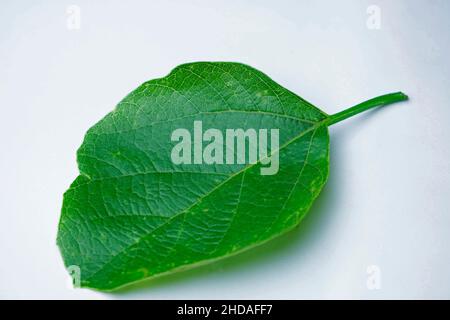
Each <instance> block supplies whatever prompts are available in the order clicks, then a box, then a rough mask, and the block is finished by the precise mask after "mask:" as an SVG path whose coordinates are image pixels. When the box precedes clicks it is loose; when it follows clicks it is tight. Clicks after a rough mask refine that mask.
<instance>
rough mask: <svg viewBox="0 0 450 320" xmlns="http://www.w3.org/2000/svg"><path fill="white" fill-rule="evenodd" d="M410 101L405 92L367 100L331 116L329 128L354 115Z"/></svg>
mask: <svg viewBox="0 0 450 320" xmlns="http://www.w3.org/2000/svg"><path fill="white" fill-rule="evenodd" d="M404 100H408V96H407V95H406V94H404V93H403V92H395V93H389V94H385V95H382V96H379V97H376V98H373V99H370V100H367V101H365V102H362V103H360V104H357V105H356V106H354V107H351V108H348V109H346V110H343V111H341V112H338V113H335V114H333V115H331V116H330V117H329V118H328V121H327V124H328V126H331V125H333V124H335V123H337V122H340V121H342V120H345V119H347V118H350V117H353V116H354V115H357V114H358V113H361V112H364V111H366V110H369V109H372V108H375V107H380V106H385V105H388V104H391V103H395V102H400V101H404Z"/></svg>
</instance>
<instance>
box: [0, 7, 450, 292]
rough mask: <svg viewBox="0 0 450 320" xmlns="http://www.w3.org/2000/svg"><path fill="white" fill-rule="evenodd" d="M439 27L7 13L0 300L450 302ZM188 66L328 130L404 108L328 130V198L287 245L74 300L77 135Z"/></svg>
mask: <svg viewBox="0 0 450 320" xmlns="http://www.w3.org/2000/svg"><path fill="white" fill-rule="evenodd" d="M71 4H75V5H77V6H79V8H80V9H81V16H80V17H81V24H80V29H79V30H71V29H70V28H68V26H67V24H68V18H69V15H68V14H67V13H66V9H67V7H68V6H69V5H71ZM373 4H374V5H377V6H378V7H379V8H380V10H381V29H379V30H376V29H375V30H374V29H370V28H368V26H367V21H368V18H370V15H369V14H368V13H367V8H368V7H369V5H373ZM449 18H450V1H425V0H423V1H399V0H397V1H392V0H389V1H388V0H386V1H377V0H372V1H357V0H355V1H331V0H330V1H233V0H223V1H211V0H210V1H142V2H140V1H87V0H86V1H81V0H74V1H73V2H65V1H17V0H14V1H12V0H11V1H2V2H1V4H0V108H1V114H0V115H1V116H0V147H1V151H0V152H1V157H0V165H1V167H0V168H1V185H0V298H60V299H63V298H74V299H78V298H94V299H98V298H99V299H103V298H111V299H120V298H146V299H157V298H158V299H166V298H167V299H168V298H180V299H186V298H209V299H215V298H249V299H260V298H287V299H291V298H292V299H293V298H368V299H378V298H450V272H449V262H450V249H449V242H450V210H449V209H450V165H449V159H450V157H449V155H450V154H449V142H450V104H449V102H450V83H449V78H450V63H449V56H450V43H449V41H450V37H449V36H450V19H449ZM69 22H70V21H69ZM369 22H370V21H369ZM70 26H73V25H71V24H70V23H69V27H70ZM369 26H371V25H370V24H369ZM372 26H373V25H372ZM198 60H213V61H214V60H225V61H239V62H244V63H247V64H249V65H252V66H254V67H256V68H258V69H260V70H262V71H263V72H265V73H267V74H268V75H269V76H271V77H272V78H273V79H274V80H275V81H277V82H279V83H280V84H281V85H283V86H285V87H286V88H288V89H290V90H292V91H294V92H296V93H298V94H299V95H301V96H302V97H304V98H306V99H307V100H309V101H311V102H312V103H314V104H316V105H317V106H319V107H320V108H322V109H323V110H324V111H325V112H328V113H334V112H338V111H340V110H342V109H344V108H346V107H349V106H352V105H354V104H356V103H359V102H361V101H363V100H366V99H369V98H372V97H374V96H377V95H380V94H385V93H389V92H394V91H398V90H402V91H404V92H405V93H407V94H408V95H409V96H410V98H411V99H410V101H409V102H407V103H399V104H395V105H392V106H389V107H386V108H382V109H379V110H376V111H373V112H368V113H366V114H364V115H361V116H358V117H355V118H353V119H351V120H347V121H345V122H342V123H340V124H338V125H336V126H333V127H332V128H331V129H330V134H331V168H330V169H331V174H330V178H329V181H328V184H327V186H326V187H325V189H324V191H323V194H322V195H321V196H320V197H319V199H318V201H317V203H316V204H315V205H314V207H313V209H312V210H311V212H310V215H309V216H308V217H307V218H306V220H305V221H304V223H302V225H301V226H300V227H299V228H298V229H296V230H294V231H293V232H291V233H289V234H287V235H285V236H283V237H282V238H280V239H277V240H275V241H273V242H271V243H269V244H267V245H265V246H262V247H259V248H257V249H255V250H252V251H249V252H247V253H245V254H242V255H239V256H236V257H234V258H230V259H227V260H224V261H222V262H218V263H215V264H213V265H209V266H206V267H203V268H200V269H195V270H192V271H189V272H185V273H179V274H177V275H173V276H169V277H164V278H160V279H157V280H155V281H152V282H147V283H144V284H142V285H138V286H135V287H133V288H132V289H129V290H126V291H122V292H119V293H114V294H110V293H109V294H104V293H99V292H95V291H91V290H86V289H78V290H73V289H69V287H68V285H67V272H66V271H65V269H64V267H63V263H62V259H61V257H60V254H59V251H58V248H57V246H56V244H55V242H56V232H57V223H58V219H59V213H60V209H61V201H62V194H63V192H64V191H65V190H66V189H67V187H68V186H69V184H70V183H71V182H72V180H73V179H74V178H75V177H76V176H77V172H78V171H77V167H76V162H75V152H76V149H77V148H78V146H79V145H80V144H81V141H82V138H83V135H84V133H85V132H86V130H87V129H88V128H89V127H90V126H92V125H93V124H94V123H95V122H96V121H98V120H99V119H100V118H102V117H103V116H104V115H105V114H106V113H107V112H109V111H110V110H112V109H113V108H114V106H115V104H116V103H117V102H118V101H120V100H121V99H122V98H123V97H124V96H125V95H126V94H127V93H128V92H130V91H131V90H133V89H134V88H135V87H137V86H138V85H139V84H141V83H142V82H144V81H146V80H149V79H152V78H156V77H160V76H164V75H165V74H167V73H168V72H169V71H170V70H171V69H172V68H173V67H175V66H176V65H178V64H180V63H184V62H189V61H198ZM371 265H376V266H377V267H378V268H379V270H380V272H381V273H380V276H381V287H380V288H379V289H378V290H369V288H368V287H367V285H366V282H367V279H368V277H369V274H368V273H367V268H368V267H369V266H371Z"/></svg>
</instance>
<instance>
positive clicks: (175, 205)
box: [57, 62, 406, 290]
mask: <svg viewBox="0 0 450 320" xmlns="http://www.w3.org/2000/svg"><path fill="white" fill-rule="evenodd" d="M405 99H406V96H405V95H404V94H402V93H394V94H390V95H385V96H381V97H378V98H375V99H372V100H369V101H367V102H365V103H362V104H361V105H358V106H355V107H353V108H350V109H347V110H345V111H343V112H340V113H338V114H336V115H333V116H328V115H327V114H326V113H324V112H322V111H321V110H319V109H318V108H316V107H314V106H313V105H312V104H310V103H309V102H307V101H305V100H303V99H302V98H300V97H299V96H297V95H295V94H294V93H292V92H290V91H288V90H287V89H285V88H283V87H281V86H280V85H278V84H277V83H275V82H274V81H273V80H271V79H270V78H269V77H268V76H266V75H265V74H263V73H262V72H260V71H258V70H255V69H253V68H251V67H249V66H246V65H243V64H239V63H224V62H214V63H210V62H199V63H190V64H184V65H180V66H178V67H177V68H175V69H174V70H173V71H172V72H171V73H170V74H169V75H167V76H166V77H164V78H160V79H155V80H151V81H148V82H146V83H144V84H143V85H141V86H140V87H138V88H137V89H136V90H134V91H133V92H131V93H130V94H129V95H128V96H127V97H126V98H125V99H123V100H122V101H121V102H120V103H119V104H118V106H117V107H116V109H115V110H114V111H112V112H111V113H109V114H108V115H107V116H106V117H105V118H103V119H102V120H101V121H100V122H98V123H97V124H96V125H94V126H93V127H92V128H91V129H89V131H88V132H87V134H86V136H85V138H84V142H83V144H82V145H81V147H80V149H79V150H78V153H77V160H78V167H79V171H80V175H79V176H78V177H77V178H76V179H75V181H74V182H73V183H72V185H71V186H70V188H69V189H68V190H67V191H66V193H65V194H64V201H63V207H62V213H61V219H60V223H59V230H58V240H57V242H58V245H59V247H60V250H61V253H62V256H63V259H64V262H65V265H66V266H67V267H70V266H73V265H74V266H77V267H79V270H80V277H81V278H80V283H81V286H83V287H90V288H96V289H100V290H113V289H115V288H118V287H120V286H123V285H126V284H130V283H132V282H136V281H139V280H142V279H146V278H150V277H154V276H158V275H161V274H166V273H170V272H175V271H178V270H181V269H184V268H187V267H192V266H195V265H199V264H203V263H207V262H211V261H214V260H217V259H220V258H224V257H227V256H230V255H233V254H236V253H238V252H241V251H243V250H246V249H249V248H251V247H253V246H256V245H259V244H261V243H264V242H266V241H268V240H270V239H272V238H274V237H276V236H278V235H280V234H282V233H285V232H286V231H288V230H290V229H292V228H293V227H295V226H296V225H298V223H299V222H300V221H301V220H302V218H303V217H304V216H305V214H306V213H307V211H308V209H309V208H310V207H311V205H312V203H313V201H314V199H315V198H316V197H317V196H318V195H319V193H320V191H321V189H322V187H323V186H324V184H325V182H326V180H327V177H328V168H329V137H328V126H329V125H331V124H333V123H336V122H338V121H341V120H343V119H345V118H347V117H350V116H352V115H354V114H357V113H359V112H362V111H364V110H366V109H369V108H372V107H375V106H379V105H383V104H388V103H392V102H396V101H401V100H405ZM195 121H201V123H202V128H203V132H204V131H205V130H207V129H209V128H215V129H217V130H219V131H220V132H222V133H225V132H226V130H227V129H238V128H241V129H243V130H248V129H254V130H256V131H257V132H261V129H267V130H269V132H271V133H272V131H271V130H272V129H278V132H279V138H278V139H279V141H278V146H277V144H276V143H275V142H273V141H272V140H270V142H268V144H269V145H270V147H272V148H268V152H267V153H266V154H262V155H261V157H259V158H258V160H257V162H256V163H250V160H249V159H246V161H244V162H245V163H239V162H238V161H237V160H236V161H234V163H229V164H226V163H225V164H220V162H219V161H217V163H213V164H207V163H205V162H204V161H203V162H202V163H198V162H199V161H202V157H201V155H202V153H201V149H200V153H198V152H197V153H195V151H196V149H195V146H194V151H193V153H195V154H197V155H198V154H200V158H198V159H200V160H199V161H197V163H194V162H195V160H193V163H191V164H188V163H181V164H176V163H174V161H173V160H172V158H171V156H172V152H173V148H174V146H175V145H176V142H174V141H172V134H173V132H174V131H175V130H177V129H180V128H184V129H186V130H188V131H189V132H194V122H195ZM273 132H275V131H273ZM272 136H274V135H272ZM194 139H195V138H194ZM211 141H212V140H211ZM247 142H248V141H247ZM192 143H193V141H192ZM207 144H208V143H207V142H203V145H201V146H200V147H201V148H204V147H205V146H206V145H207ZM224 147H225V149H224V153H226V152H229V146H228V145H225V146H224ZM268 147H269V146H268ZM274 147H276V148H274ZM236 150H237V149H236ZM236 150H235V152H237V151H236ZM197 151H198V149H197ZM203 151H204V150H203ZM246 151H247V152H250V147H249V146H248V148H247V149H246ZM191 152H192V150H191ZM183 154H184V153H183ZM195 154H192V155H191V156H192V158H195V157H196V155H195ZM230 154H231V155H233V154H232V153H230ZM184 155H186V154H184ZM224 157H225V155H224ZM276 157H278V163H279V167H278V168H277V170H276V172H275V174H273V172H272V174H269V175H263V174H262V172H263V168H267V167H268V165H269V164H268V160H269V159H272V160H274V159H276ZM198 159H197V160H198ZM224 162H226V160H224ZM241 162H242V161H241Z"/></svg>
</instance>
